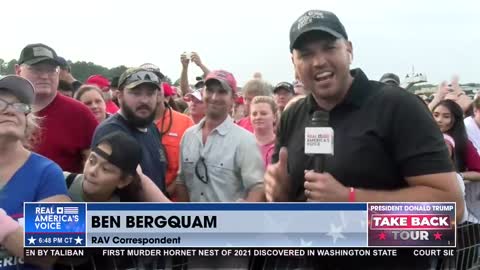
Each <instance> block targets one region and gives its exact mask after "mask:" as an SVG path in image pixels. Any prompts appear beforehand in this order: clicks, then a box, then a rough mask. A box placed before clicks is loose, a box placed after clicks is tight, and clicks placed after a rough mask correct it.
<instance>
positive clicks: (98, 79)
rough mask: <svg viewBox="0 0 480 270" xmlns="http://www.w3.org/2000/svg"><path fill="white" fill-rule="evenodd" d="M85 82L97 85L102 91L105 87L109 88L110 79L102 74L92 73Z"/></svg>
mask: <svg viewBox="0 0 480 270" xmlns="http://www.w3.org/2000/svg"><path fill="white" fill-rule="evenodd" d="M85 84H93V85H96V86H98V87H99V88H100V89H102V91H103V90H104V89H106V88H110V81H109V80H108V79H107V78H105V77H104V76H102V75H92V76H90V77H88V79H87V80H86V81H85Z"/></svg>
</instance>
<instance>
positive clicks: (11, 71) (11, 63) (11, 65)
mask: <svg viewBox="0 0 480 270" xmlns="http://www.w3.org/2000/svg"><path fill="white" fill-rule="evenodd" d="M16 64H17V59H12V60H10V61H9V62H8V64H7V69H6V72H5V74H15V65H16Z"/></svg>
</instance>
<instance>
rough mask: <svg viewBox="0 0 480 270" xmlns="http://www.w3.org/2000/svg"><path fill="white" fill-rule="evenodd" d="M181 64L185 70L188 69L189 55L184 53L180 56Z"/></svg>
mask: <svg viewBox="0 0 480 270" xmlns="http://www.w3.org/2000/svg"><path fill="white" fill-rule="evenodd" d="M180 62H181V63H182V66H183V68H185V69H186V68H188V63H190V59H188V57H187V53H182V55H180Z"/></svg>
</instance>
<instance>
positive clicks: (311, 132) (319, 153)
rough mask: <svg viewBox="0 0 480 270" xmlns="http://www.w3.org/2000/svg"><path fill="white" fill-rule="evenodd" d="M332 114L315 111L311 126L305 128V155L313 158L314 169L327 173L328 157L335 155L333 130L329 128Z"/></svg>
mask: <svg viewBox="0 0 480 270" xmlns="http://www.w3.org/2000/svg"><path fill="white" fill-rule="evenodd" d="M329 119H330V114H329V112H327V111H315V112H314V113H313V116H312V120H311V122H310V125H309V126H307V127H306V128H305V154H308V155H311V156H313V169H314V171H315V172H317V173H323V172H324V171H325V160H326V155H327V154H330V155H333V129H332V128H331V127H329Z"/></svg>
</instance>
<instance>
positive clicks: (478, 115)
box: [463, 97, 480, 154]
mask: <svg viewBox="0 0 480 270" xmlns="http://www.w3.org/2000/svg"><path fill="white" fill-rule="evenodd" d="M472 105H473V115H472V116H469V117H467V118H465V120H463V122H464V123H465V128H466V129H467V135H468V139H470V141H471V142H472V143H473V146H475V148H476V149H477V152H478V153H479V154H480V98H478V97H477V98H475V100H474V101H473V104H472Z"/></svg>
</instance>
